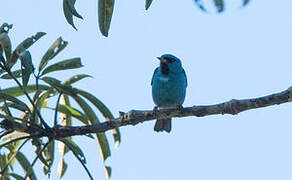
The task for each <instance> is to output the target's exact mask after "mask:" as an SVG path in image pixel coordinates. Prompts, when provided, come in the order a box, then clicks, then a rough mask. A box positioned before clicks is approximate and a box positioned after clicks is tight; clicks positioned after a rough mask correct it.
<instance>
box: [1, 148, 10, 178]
mask: <svg viewBox="0 0 292 180" xmlns="http://www.w3.org/2000/svg"><path fill="white" fill-rule="evenodd" d="M7 163H8V158H7V156H6V155H4V154H1V155H0V169H1V170H2V168H4V167H5V166H6V165H7ZM7 176H8V169H7V168H6V169H5V171H4V172H3V174H0V179H1V180H2V179H3V180H5V179H7Z"/></svg>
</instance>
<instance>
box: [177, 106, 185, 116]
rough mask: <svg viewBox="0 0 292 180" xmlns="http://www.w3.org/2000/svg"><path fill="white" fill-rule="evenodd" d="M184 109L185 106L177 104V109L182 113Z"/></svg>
mask: <svg viewBox="0 0 292 180" xmlns="http://www.w3.org/2000/svg"><path fill="white" fill-rule="evenodd" d="M183 109H184V107H183V106H182V105H178V106H177V110H178V111H179V113H180V114H182V113H183Z"/></svg>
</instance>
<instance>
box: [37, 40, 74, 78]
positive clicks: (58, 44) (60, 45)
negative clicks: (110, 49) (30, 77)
mask: <svg viewBox="0 0 292 180" xmlns="http://www.w3.org/2000/svg"><path fill="white" fill-rule="evenodd" d="M67 44H68V42H67V41H63V39H62V38H61V37H59V38H58V39H57V40H56V41H55V42H54V43H53V44H52V45H51V46H50V48H49V49H48V50H47V52H46V53H45V54H44V56H43V57H42V60H41V62H40V65H39V72H41V70H42V69H43V68H44V67H45V66H46V65H47V63H48V61H49V60H51V59H53V58H54V57H55V56H56V55H58V54H59V52H61V51H62V50H63V49H64V48H65V47H66V46H67Z"/></svg>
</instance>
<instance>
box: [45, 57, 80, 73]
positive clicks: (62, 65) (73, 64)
mask: <svg viewBox="0 0 292 180" xmlns="http://www.w3.org/2000/svg"><path fill="white" fill-rule="evenodd" d="M82 66H83V65H82V64H81V59H80V58H72V59H68V60H64V61H61V62H58V63H56V64H53V65H51V66H48V67H47V68H46V69H44V71H43V72H42V74H41V76H42V75H44V74H47V73H50V72H53V71H61V70H67V69H76V68H80V67H82Z"/></svg>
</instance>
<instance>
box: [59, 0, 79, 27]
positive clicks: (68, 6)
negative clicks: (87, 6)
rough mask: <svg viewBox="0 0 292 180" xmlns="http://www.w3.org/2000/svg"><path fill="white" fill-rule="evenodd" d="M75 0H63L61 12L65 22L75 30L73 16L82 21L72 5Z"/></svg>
mask: <svg viewBox="0 0 292 180" xmlns="http://www.w3.org/2000/svg"><path fill="white" fill-rule="evenodd" d="M75 2H76V0H63V12H64V16H65V18H66V20H67V22H68V23H69V24H70V25H71V26H72V27H73V28H74V29H76V30H77V28H76V27H75V25H74V22H73V16H76V17H78V18H80V19H83V18H82V16H81V15H80V14H78V12H77V11H76V9H75V7H74V5H75Z"/></svg>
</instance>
